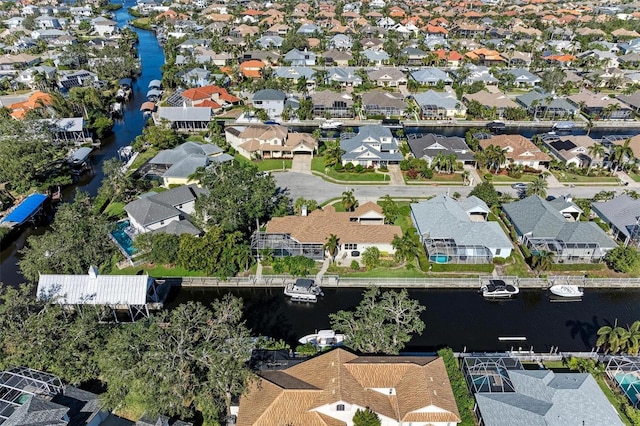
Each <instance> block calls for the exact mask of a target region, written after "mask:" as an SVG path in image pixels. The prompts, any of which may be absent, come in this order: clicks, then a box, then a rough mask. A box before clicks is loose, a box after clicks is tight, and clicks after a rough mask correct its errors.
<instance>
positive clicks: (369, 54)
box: [362, 49, 391, 66]
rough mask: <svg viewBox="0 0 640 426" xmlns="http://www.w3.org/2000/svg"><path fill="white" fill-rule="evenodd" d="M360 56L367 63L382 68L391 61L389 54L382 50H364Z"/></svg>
mask: <svg viewBox="0 0 640 426" xmlns="http://www.w3.org/2000/svg"><path fill="white" fill-rule="evenodd" d="M362 56H364V57H365V58H367V60H368V61H369V63H370V64H372V65H375V66H382V65H383V64H386V63H388V62H389V59H391V57H390V56H389V54H388V53H387V52H385V51H384V50H373V49H365V50H363V51H362Z"/></svg>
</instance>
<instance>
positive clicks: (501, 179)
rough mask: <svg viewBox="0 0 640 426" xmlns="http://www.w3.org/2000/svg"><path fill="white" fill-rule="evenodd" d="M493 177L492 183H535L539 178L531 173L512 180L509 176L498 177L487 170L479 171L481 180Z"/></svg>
mask: <svg viewBox="0 0 640 426" xmlns="http://www.w3.org/2000/svg"><path fill="white" fill-rule="evenodd" d="M487 174H489V175H491V176H492V178H491V181H492V182H498V183H516V182H532V181H534V180H535V179H536V178H537V177H538V176H540V175H537V174H530V173H523V174H522V176H520V177H519V178H512V177H510V176H507V175H496V174H493V173H489V172H488V171H487V170H485V169H483V170H478V175H480V177H481V178H483V177H484V175H487Z"/></svg>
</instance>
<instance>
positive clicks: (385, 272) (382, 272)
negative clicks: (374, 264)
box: [328, 267, 425, 278]
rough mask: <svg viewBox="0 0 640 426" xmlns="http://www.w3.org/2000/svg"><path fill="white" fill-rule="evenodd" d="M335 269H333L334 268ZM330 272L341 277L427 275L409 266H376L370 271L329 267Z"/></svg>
mask: <svg viewBox="0 0 640 426" xmlns="http://www.w3.org/2000/svg"><path fill="white" fill-rule="evenodd" d="M332 269H333V270H332ZM328 273H329V274H331V273H338V274H340V277H341V278H424V277H425V275H424V273H423V272H421V271H420V270H419V269H417V268H414V269H407V268H397V269H394V268H382V267H380V268H375V269H372V270H370V271H358V272H354V271H352V270H351V269H348V268H337V267H331V268H329V272H328Z"/></svg>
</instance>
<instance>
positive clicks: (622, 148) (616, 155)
mask: <svg viewBox="0 0 640 426" xmlns="http://www.w3.org/2000/svg"><path fill="white" fill-rule="evenodd" d="M630 143H631V139H630V138H627V139H626V140H625V141H624V143H623V144H622V145H618V144H615V145H614V146H613V148H612V154H611V159H612V160H613V162H614V163H615V165H616V166H615V168H614V169H613V173H616V172H617V171H618V168H620V166H623V167H624V165H625V164H626V162H627V161H629V160H631V159H633V148H631V146H629V144H630Z"/></svg>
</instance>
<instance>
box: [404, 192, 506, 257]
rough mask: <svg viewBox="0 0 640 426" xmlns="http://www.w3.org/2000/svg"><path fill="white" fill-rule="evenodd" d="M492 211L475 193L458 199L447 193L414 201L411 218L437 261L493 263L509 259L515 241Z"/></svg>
mask: <svg viewBox="0 0 640 426" xmlns="http://www.w3.org/2000/svg"><path fill="white" fill-rule="evenodd" d="M489 213H491V210H490V209H489V207H488V206H487V205H486V204H485V202H484V201H482V200H481V199H479V198H477V197H475V196H471V197H468V198H466V199H464V200H460V201H456V200H454V199H453V198H451V197H449V196H447V195H437V196H436V197H434V198H432V199H430V200H427V201H422V202H420V203H411V220H412V221H413V224H414V225H415V227H416V231H417V234H418V237H419V238H420V242H421V243H422V244H423V245H424V247H425V250H426V251H427V256H429V259H430V260H431V261H433V262H436V263H492V262H493V258H494V257H502V258H507V257H509V255H511V250H512V249H513V244H512V243H511V241H510V240H509V237H508V236H507V235H506V234H505V232H504V230H503V229H502V228H501V227H500V224H499V223H498V222H492V221H489V220H488V216H489Z"/></svg>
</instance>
